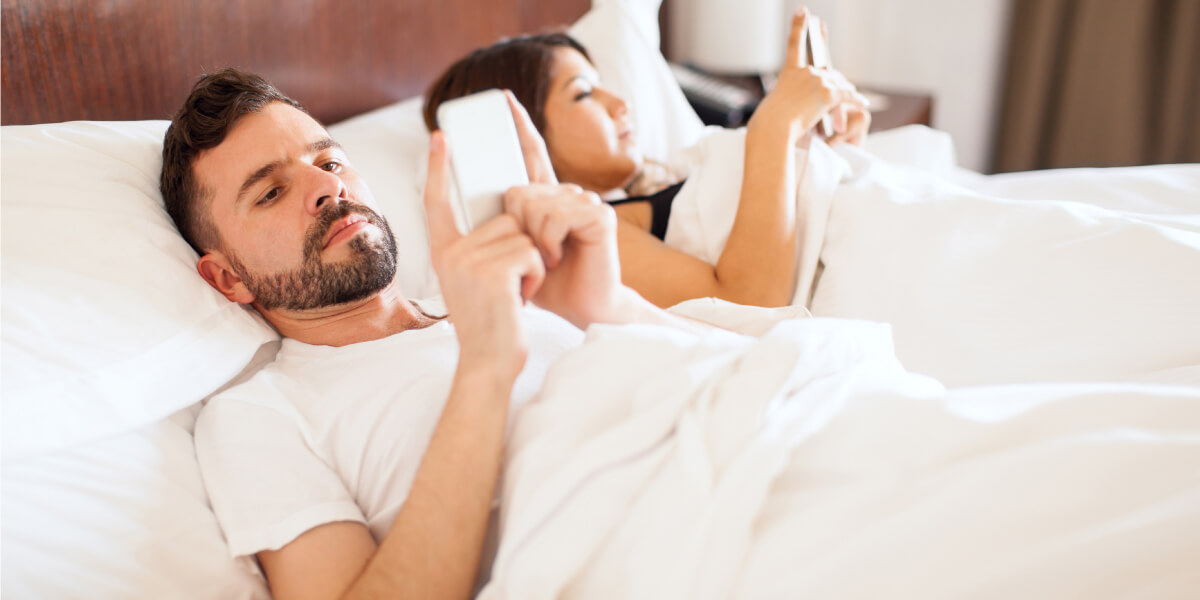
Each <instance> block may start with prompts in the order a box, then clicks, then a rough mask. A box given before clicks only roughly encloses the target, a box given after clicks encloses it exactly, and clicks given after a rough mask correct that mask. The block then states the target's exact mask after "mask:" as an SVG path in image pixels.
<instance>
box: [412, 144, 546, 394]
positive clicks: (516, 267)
mask: <svg viewBox="0 0 1200 600" xmlns="http://www.w3.org/2000/svg"><path fill="white" fill-rule="evenodd" d="M449 190H450V174H449V156H448V153H447V151H446V143H445V138H444V137H443V136H442V132H440V131H435V132H433V135H432V137H431V138H430V142H429V174H428V178H427V180H426V184H425V218H426V221H427V222H428V225H429V250H430V255H431V257H432V258H433V266H434V270H435V271H436V272H437V276H438V282H439V284H440V285H441V288H442V295H443V297H444V298H445V301H446V308H447V309H448V310H449V311H450V315H451V318H452V319H453V320H454V327H455V331H456V334H457V336H458V340H459V346H460V354H459V368H460V369H463V368H476V367H478V368H482V369H495V372H494V373H493V374H494V375H495V376H496V377H498V378H501V380H505V379H506V380H507V383H508V384H510V385H511V383H512V381H514V380H515V379H516V377H517V375H518V374H519V373H520V372H521V368H522V367H524V365H525V358H526V356H527V355H528V348H529V342H528V340H527V339H526V336H525V330H524V326H523V324H522V321H521V306H522V305H523V304H524V302H525V300H526V299H528V298H529V297H530V296H531V295H532V294H533V293H534V292H535V291H536V290H537V289H538V288H540V287H541V285H542V279H543V278H544V277H545V274H546V271H545V267H544V266H543V263H542V258H541V255H540V254H539V253H538V250H537V249H536V248H535V247H534V244H533V241H532V240H531V239H530V238H529V236H528V235H525V233H524V232H523V231H522V230H521V226H520V224H519V222H518V220H517V219H516V218H515V217H513V216H512V215H500V216H498V217H496V218H494V219H491V220H489V221H487V222H486V223H483V224H482V225H481V226H479V227H477V228H476V229H475V230H474V231H472V232H471V233H470V234H468V235H464V234H463V233H462V232H461V231H459V229H458V225H457V224H456V222H455V219H454V212H453V210H452V209H451V207H450V200H449ZM497 383H500V384H502V385H503V381H498V382H497Z"/></svg>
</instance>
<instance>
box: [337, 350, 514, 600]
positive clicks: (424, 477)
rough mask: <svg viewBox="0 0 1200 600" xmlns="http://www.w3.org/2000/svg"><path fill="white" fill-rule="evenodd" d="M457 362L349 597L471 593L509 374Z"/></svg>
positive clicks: (495, 473)
mask: <svg viewBox="0 0 1200 600" xmlns="http://www.w3.org/2000/svg"><path fill="white" fill-rule="evenodd" d="M492 371H493V369H490V368H488V367H486V366H481V367H479V368H472V367H464V366H463V365H461V364H460V365H459V369H458V371H457V372H456V373H455V378H454V385H453V388H452V389H451V391H450V397H449V398H448V399H447V401H446V406H445V408H444V409H443V411H442V417H441V420H440V421H439V422H438V426H437V429H436V430H435V431H434V434H433V439H432V440H431V442H430V444H429V447H428V448H427V449H426V452H425V456H424V458H423V459H422V461H421V466H420V469H419V470H418V471H417V476H416V479H415V480H414V482H413V486H412V490H411V491H410V492H409V495H408V498H407V499H406V500H405V502H404V506H403V508H401V510H400V514H399V515H397V517H396V521H395V522H394V523H393V525H392V529H391V531H390V532H389V533H388V535H387V537H386V538H385V539H384V540H383V543H382V544H381V545H380V547H379V549H378V551H377V552H376V553H375V555H374V556H373V557H372V558H371V561H370V562H369V563H368V564H367V566H366V568H365V569H364V570H363V572H362V574H361V575H360V576H359V577H358V579H357V580H356V581H355V582H354V584H353V585H352V586H351V587H350V589H349V590H348V591H347V593H346V594H345V596H344V597H346V598H375V597H387V598H466V597H469V596H470V593H471V589H472V585H473V584H474V581H475V576H476V570H477V566H478V564H479V559H480V553H481V550H482V547H483V543H484V537H485V533H486V530H487V522H488V516H489V514H490V511H491V506H492V498H493V497H494V494H495V489H496V482H497V480H498V477H499V472H500V467H501V461H502V457H503V446H504V435H505V423H506V421H507V415H508V402H509V396H510V395H511V391H512V380H511V377H506V376H504V375H498V374H495V373H493V372H492Z"/></svg>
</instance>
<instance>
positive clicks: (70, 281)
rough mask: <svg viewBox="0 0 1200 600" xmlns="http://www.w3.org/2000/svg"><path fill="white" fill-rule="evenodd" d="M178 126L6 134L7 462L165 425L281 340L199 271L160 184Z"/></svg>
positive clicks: (56, 127)
mask: <svg viewBox="0 0 1200 600" xmlns="http://www.w3.org/2000/svg"><path fill="white" fill-rule="evenodd" d="M166 127H167V123H166V122H165V121H142V122H106V123H102V122H73V123H59V124H50V125H32V126H20V127H17V126H10V127H4V128H3V130H2V132H0V144H2V147H3V150H2V152H0V153H2V155H3V165H2V168H3V173H4V177H3V180H2V182H0V186H2V188H0V196H2V198H3V213H4V220H3V242H2V244H3V245H2V248H3V250H2V253H0V254H2V256H3V267H2V269H3V280H4V287H3V303H4V312H3V332H2V348H3V371H2V373H3V376H2V379H3V408H4V458H5V461H6V463H8V462H9V461H12V460H17V459H22V458H26V457H29V456H32V455H35V454H38V453H42V452H48V451H52V450H58V449H62V448H67V447H70V446H73V445H76V444H79V443H82V442H86V441H89V440H94V439H98V438H100V437H103V436H107V435H112V434H116V433H120V432H124V431H129V430H132V429H135V428H138V427H142V426H145V425H147V424H149V423H152V422H154V421H156V420H159V419H161V418H163V417H165V416H167V415H169V414H171V413H173V412H175V411H177V410H179V409H181V408H183V407H185V406H187V405H189V404H192V403H194V402H197V401H199V400H201V399H202V398H204V397H205V396H207V395H209V394H210V393H212V392H213V391H214V390H216V389H217V388H219V387H220V386H221V385H222V384H224V383H225V382H227V381H229V380H230V379H232V378H233V377H234V376H235V375H237V374H238V372H239V371H241V370H242V368H243V367H244V366H245V365H246V364H247V363H248V362H249V361H250V358H251V357H252V356H253V355H254V353H255V351H256V350H257V349H258V348H259V346H260V345H262V344H263V343H264V342H267V341H269V340H272V339H275V338H276V337H277V335H276V334H275V332H274V330H272V329H271V328H270V327H269V326H267V325H266V324H265V323H264V322H262V321H261V320H260V319H259V318H257V317H256V316H255V315H253V314H252V313H251V312H250V311H248V310H246V309H244V308H242V307H241V306H239V305H237V304H233V303H231V302H229V301H228V300H226V299H225V298H224V297H223V296H221V295H220V294H218V293H217V292H216V291H214V290H213V289H212V288H210V287H209V286H208V284H206V283H205V282H204V280H202V279H201V278H200V276H199V275H197V273H196V270H195V263H196V255H195V253H194V252H193V251H192V250H191V248H190V247H189V246H188V245H187V243H186V242H184V241H183V238H181V237H180V235H179V233H178V232H177V231H176V229H175V227H174V225H173V224H172V223H171V220H170V218H169V217H168V216H167V213H166V211H165V210H164V208H163V206H162V199H161V197H160V194H159V191H158V181H159V170H160V168H161V167H160V165H161V162H162V159H161V153H162V139H163V133H164V132H165V131H166Z"/></svg>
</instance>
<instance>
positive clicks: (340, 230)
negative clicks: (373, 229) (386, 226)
mask: <svg viewBox="0 0 1200 600" xmlns="http://www.w3.org/2000/svg"><path fill="white" fill-rule="evenodd" d="M370 224H371V222H370V221H368V220H367V217H366V216H365V215H360V214H350V215H346V216H344V217H342V218H340V219H338V220H336V221H334V222H333V225H332V226H331V227H330V228H329V233H327V234H325V245H324V246H322V248H323V249H324V248H328V247H330V246H332V245H334V244H335V243H338V242H341V241H343V240H347V239H350V238H351V237H353V236H354V234H356V233H358V232H359V231H362V230H363V229H365V228H366V227H367V226H369V225H370Z"/></svg>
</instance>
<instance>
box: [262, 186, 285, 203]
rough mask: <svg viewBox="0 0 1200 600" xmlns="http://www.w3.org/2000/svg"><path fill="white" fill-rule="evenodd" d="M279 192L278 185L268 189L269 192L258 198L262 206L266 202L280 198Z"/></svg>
mask: <svg viewBox="0 0 1200 600" xmlns="http://www.w3.org/2000/svg"><path fill="white" fill-rule="evenodd" d="M279 194H280V190H279V188H277V187H275V188H271V189H269V190H267V193H266V194H265V195H263V197H262V198H260V199H259V200H258V204H259V205H260V206H261V205H264V204H270V203H272V202H274V201H275V200H276V199H278V198H279Z"/></svg>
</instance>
